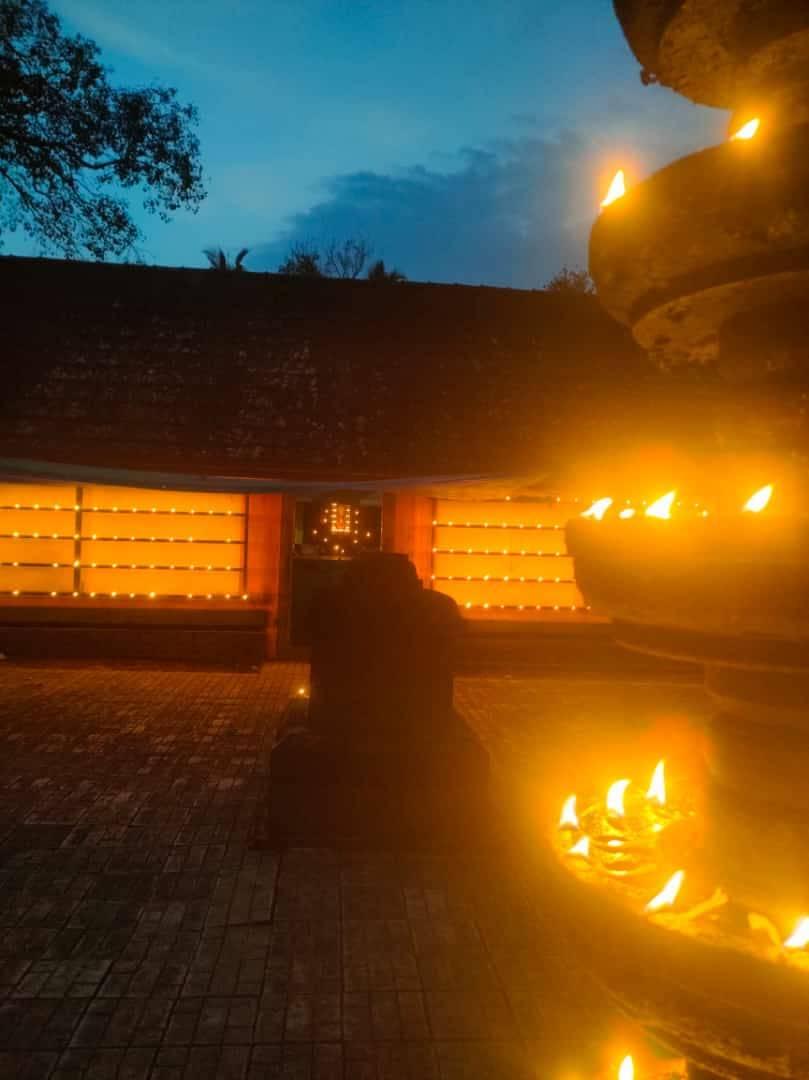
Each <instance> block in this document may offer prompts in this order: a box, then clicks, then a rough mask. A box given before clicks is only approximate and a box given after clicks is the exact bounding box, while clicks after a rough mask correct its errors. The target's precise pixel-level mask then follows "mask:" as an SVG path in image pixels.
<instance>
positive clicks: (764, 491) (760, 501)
mask: <svg viewBox="0 0 809 1080" xmlns="http://www.w3.org/2000/svg"><path fill="white" fill-rule="evenodd" d="M772 492H773V487H772V484H765V485H764V487H763V488H759V489H758V491H757V492H755V494H753V495H751V496H750V498H749V499H748V500H747V502H746V503H745V504H744V506H743V507H742V509H743V510H749V511H750V512H751V513H753V514H758V513H759V511H761V510H763V509H764V507H765V506H766V505H767V503H768V502H769V501H770V499H771V498H772Z"/></svg>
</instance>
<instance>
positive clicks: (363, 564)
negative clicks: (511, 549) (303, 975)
mask: <svg viewBox="0 0 809 1080" xmlns="http://www.w3.org/2000/svg"><path fill="white" fill-rule="evenodd" d="M311 618H312V624H311V641H312V655H311V665H312V670H311V695H310V699H309V701H308V702H307V701H298V702H293V703H291V705H290V708H289V710H288V714H287V719H286V722H285V724H284V725H283V726H282V729H281V730H280V732H279V737H278V740H277V742H276V744H275V746H274V747H273V750H272V756H271V763H270V808H269V818H270V831H271V834H272V835H273V836H275V837H276V838H279V839H300V840H311V839H338V838H340V837H346V838H347V837H357V838H360V839H362V840H363V841H369V840H371V841H384V842H385V843H389V844H394V845H411V844H412V845H416V846H419V847H434V846H438V847H445V846H447V845H455V844H458V843H461V842H470V841H472V842H474V841H476V840H478V839H479V837H480V834H481V832H482V830H483V829H485V827H486V825H487V822H488V813H487V788H488V758H487V756H486V753H485V751H484V750H483V748H482V746H481V745H480V743H479V742H478V740H477V738H476V737H475V735H474V734H473V733H472V732H471V731H470V729H469V728H467V726H466V725H465V724H464V723H463V721H462V720H461V719H460V717H459V716H458V715H457V714H456V713H455V712H454V710H453V708H452V689H453V672H454V661H455V650H456V642H457V638H458V635H459V633H460V632H461V631H462V628H463V621H462V619H461V617H460V615H459V613H458V610H457V606H456V604H455V602H454V601H453V600H451V599H450V598H449V597H446V596H443V595H442V594H440V593H434V592H431V591H429V590H426V589H423V588H422V586H421V583H420V582H419V580H418V578H417V576H416V572H415V569H414V567H413V564H412V563H410V562H409V561H408V560H407V558H405V557H404V556H401V555H389V554H372V555H368V556H364V557H361V558H359V559H357V560H356V561H355V562H353V563H352V565H351V566H350V567H349V569H348V571H347V573H346V575H345V578H344V579H343V581H342V582H341V583H340V584H339V585H338V586H336V587H334V588H331V589H329V590H327V591H325V592H324V593H322V594H321V596H320V598H319V600H318V601H316V602H315V604H314V605H313V610H312V617H311Z"/></svg>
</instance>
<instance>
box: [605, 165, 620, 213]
mask: <svg viewBox="0 0 809 1080" xmlns="http://www.w3.org/2000/svg"><path fill="white" fill-rule="evenodd" d="M624 195H626V177H625V176H624V170H623V169H619V170H618V172H617V173H616V174H615V176H613V178H612V181H611V182H610V186H609V187H608V188H607V194H606V195H605V196H604V198H603V199H602V200H601V207H602V209H603V208H604V207H605V206H610V205H611V204H612V203H614V202H615V201H616V200H617V199H620V198H622V196H624Z"/></svg>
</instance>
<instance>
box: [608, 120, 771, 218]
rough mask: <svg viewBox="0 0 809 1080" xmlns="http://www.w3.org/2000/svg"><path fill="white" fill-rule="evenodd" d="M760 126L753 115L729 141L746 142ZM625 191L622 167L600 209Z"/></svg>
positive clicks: (624, 175)
mask: <svg viewBox="0 0 809 1080" xmlns="http://www.w3.org/2000/svg"><path fill="white" fill-rule="evenodd" d="M760 127H761V120H760V119H759V117H757V116H754V117H753V118H752V119H751V120H748V121H747V122H746V123H744V124H742V126H741V127H740V128H739V129H738V130H737V131H735V132H734V133H733V134H732V135H731V136H730V140H729V141H730V142H748V141H749V140H750V139H752V138H753V136H754V135H756V134H757V133H758V130H759V128H760ZM626 192H627V183H626V173H625V172H624V170H623V169H619V170H618V171H617V172H616V174H615V176H613V178H612V180H611V181H610V186H609V187H608V188H607V194H606V195H605V196H604V198H603V199H602V200H601V209H602V210H604V209H605V208H606V207H608V206H611V205H612V204H613V203H614V202H617V201H618V200H619V199H620V198H622V197H623V196H624V195H626Z"/></svg>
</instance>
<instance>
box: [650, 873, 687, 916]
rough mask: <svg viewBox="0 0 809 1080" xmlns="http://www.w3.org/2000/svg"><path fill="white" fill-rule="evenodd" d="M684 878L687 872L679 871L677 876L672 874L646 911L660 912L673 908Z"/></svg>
mask: <svg viewBox="0 0 809 1080" xmlns="http://www.w3.org/2000/svg"><path fill="white" fill-rule="evenodd" d="M684 877H685V870H678V871H677V873H676V874H672V875H671V877H670V878H669V880H668V881H667V882H666V884H665V885H664V886H663V888H662V889H661V890H660V892H659V893H658V894H657V896H655V897H653V898H652V899H651V900H650V901H649V903H648V904H647V905H646V910H647V911H659V910H660V909H661V908H662V907H671V905H672V904H673V903H674V901H675V900H676V899H677V894H678V893H679V891H680V888H681V887H682V884H683V878H684Z"/></svg>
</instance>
